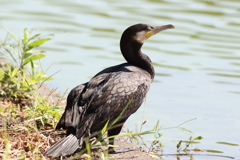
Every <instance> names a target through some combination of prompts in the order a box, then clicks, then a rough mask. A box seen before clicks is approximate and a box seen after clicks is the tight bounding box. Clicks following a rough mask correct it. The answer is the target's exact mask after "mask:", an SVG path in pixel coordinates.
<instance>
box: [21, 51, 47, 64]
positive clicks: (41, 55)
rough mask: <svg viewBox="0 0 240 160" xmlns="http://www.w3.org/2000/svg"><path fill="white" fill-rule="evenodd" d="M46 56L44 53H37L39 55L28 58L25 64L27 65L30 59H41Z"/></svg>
mask: <svg viewBox="0 0 240 160" xmlns="http://www.w3.org/2000/svg"><path fill="white" fill-rule="evenodd" d="M43 57H45V55H44V54H37V55H33V56H31V57H29V58H27V59H25V60H24V65H26V64H27V63H29V62H30V61H35V60H38V59H41V58H43Z"/></svg>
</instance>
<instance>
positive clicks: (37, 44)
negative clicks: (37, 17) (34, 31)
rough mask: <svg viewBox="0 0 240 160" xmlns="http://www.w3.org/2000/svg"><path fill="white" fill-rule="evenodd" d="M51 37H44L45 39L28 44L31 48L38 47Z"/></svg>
mask: <svg viewBox="0 0 240 160" xmlns="http://www.w3.org/2000/svg"><path fill="white" fill-rule="evenodd" d="M50 39H51V38H44V39H39V40H36V41H34V42H32V43H30V44H29V45H28V47H29V48H34V47H38V46H40V45H42V44H43V43H45V42H46V41H49V40H50Z"/></svg>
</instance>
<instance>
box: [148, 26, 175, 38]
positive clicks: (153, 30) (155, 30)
mask: <svg viewBox="0 0 240 160" xmlns="http://www.w3.org/2000/svg"><path fill="white" fill-rule="evenodd" d="M172 28H175V27H174V26H173V25H172V24H168V25H163V26H154V27H151V29H150V30H149V31H147V32H146V33H145V34H144V36H145V37H146V38H149V37H151V36H153V35H155V34H157V33H159V32H161V31H164V30H167V29H172Z"/></svg>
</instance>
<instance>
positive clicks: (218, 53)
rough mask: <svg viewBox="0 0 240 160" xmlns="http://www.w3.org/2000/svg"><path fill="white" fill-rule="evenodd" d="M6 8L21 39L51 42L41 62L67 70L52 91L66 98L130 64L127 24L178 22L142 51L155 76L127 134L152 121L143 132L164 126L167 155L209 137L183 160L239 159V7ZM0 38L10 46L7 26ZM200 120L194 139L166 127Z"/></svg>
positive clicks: (3, 16) (1, 19)
mask: <svg viewBox="0 0 240 160" xmlns="http://www.w3.org/2000/svg"><path fill="white" fill-rule="evenodd" d="M0 6H1V10H0V24H2V25H4V26H6V27H7V28H9V29H11V30H12V32H13V33H15V34H16V35H20V33H22V31H23V29H24V28H29V29H33V31H34V32H36V33H42V36H43V37H51V38H52V40H51V41H50V42H48V43H46V44H45V45H44V48H42V49H43V50H46V51H48V53H47V58H45V59H44V60H43V61H42V62H41V63H42V66H43V68H45V69H46V68H48V67H49V66H50V65H52V66H51V67H50V69H49V70H48V74H50V75H51V74H54V73H55V72H57V71H58V70H61V71H60V72H59V73H57V74H56V75H54V78H55V79H54V81H52V82H50V83H49V85H50V86H52V87H58V90H60V91H62V92H64V91H65V90H66V89H67V88H69V89H71V88H73V87H74V86H76V85H78V84H80V83H83V82H86V81H88V80H89V79H90V78H91V77H92V76H93V75H95V74H96V73H97V72H98V71H99V70H101V69H103V68H106V67H108V66H112V65H116V64H120V63H122V62H124V61H125V60H124V59H123V58H122V56H121V54H120V51H119V39H120V36H121V33H122V32H123V30H125V29H126V28H127V27H128V26H130V25H132V24H136V23H147V24H151V25H164V24H173V25H174V26H175V27H176V29H174V30H167V31H164V32H162V33H160V34H158V35H156V36H154V37H151V39H149V40H148V41H147V42H146V43H145V44H144V46H143V48H142V50H143V52H144V53H146V54H148V55H149V57H150V58H151V59H152V61H153V63H154V67H155V71H156V77H155V80H154V83H153V84H152V87H151V89H150V91H149V94H148V96H147V101H146V103H145V104H144V105H143V106H142V107H141V109H140V110H139V111H138V112H137V113H136V114H134V115H133V116H132V117H131V118H130V119H129V120H128V121H127V123H126V128H128V129H129V130H132V131H135V130H136V129H139V127H140V124H141V121H143V120H148V122H147V123H146V124H145V125H144V127H143V130H149V129H152V127H153V126H154V125H155V123H156V122H157V120H160V124H161V125H162V128H163V129H162V130H161V133H163V137H162V139H161V140H162V141H161V142H162V143H163V145H164V148H163V150H164V152H163V153H164V154H174V153H176V145H177V143H178V141H179V140H188V138H189V137H190V136H193V137H196V136H202V137H204V139H203V140H201V141H200V143H196V144H193V145H192V146H191V147H190V148H199V149H202V150H205V151H204V152H191V154H192V156H182V157H179V158H180V159H181V160H183V159H184V160H185V159H194V160H199V159H229V157H233V158H235V159H240V146H239V145H240V138H239V134H240V118H239V114H240V1H238V0H215V1H208V0H185V1H177V0H168V1H167V0H166V1H163V0H138V1H137V0H133V1H127V0H122V1H110V0H105V1H97V0H94V1H47V0H42V1H40V0H35V1H29V0H26V1H17V0H9V1H3V0H1V1H0ZM0 35H1V36H0V40H1V41H3V39H4V37H5V36H6V30H5V29H4V28H3V27H0ZM193 118H196V119H195V120H193V121H190V122H188V123H185V124H184V125H182V127H184V128H187V129H189V130H190V131H192V132H194V134H190V133H188V132H182V131H180V130H178V129H164V128H168V127H175V126H178V125H179V124H181V123H183V122H185V121H187V120H190V119H193ZM147 138H149V139H151V138H152V137H147ZM147 138H146V139H147ZM210 155H211V156H210ZM212 155H214V156H212ZM216 156H218V157H216ZM219 156H222V157H219ZM225 156H226V157H225ZM163 158H164V159H165V160H168V159H177V158H176V157H174V156H163Z"/></svg>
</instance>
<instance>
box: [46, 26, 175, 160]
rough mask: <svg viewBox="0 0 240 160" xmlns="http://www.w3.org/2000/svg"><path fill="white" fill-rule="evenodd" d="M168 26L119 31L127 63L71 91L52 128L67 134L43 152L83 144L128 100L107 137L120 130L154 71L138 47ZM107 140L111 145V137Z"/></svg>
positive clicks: (62, 153)
mask: <svg viewBox="0 0 240 160" xmlns="http://www.w3.org/2000/svg"><path fill="white" fill-rule="evenodd" d="M171 28H174V26H173V25H171V24H169V25H164V26H151V25H147V24H136V25H133V26H130V27H129V28H127V29H126V30H125V31H124V32H123V34H122V37H121V40H120V48H121V52H122V55H123V56H124V58H125V59H126V61H127V63H123V64H119V65H116V66H112V67H109V68H106V69H104V70H102V71H101V72H99V73H98V74H96V75H95V76H94V77H93V78H92V79H91V80H90V81H89V82H87V83H84V84H81V85H79V86H77V87H75V88H73V89H72V90H71V92H70V93H69V95H68V97H67V106H66V108H65V112H64V113H63V115H62V117H61V119H60V121H59V122H58V124H57V127H56V129H57V130H58V129H61V128H63V129H67V132H66V134H67V137H65V138H63V139H61V140H60V141H58V142H57V143H55V144H54V145H53V146H51V147H50V148H49V149H47V150H46V151H45V154H46V155H48V156H52V157H59V156H66V155H70V154H72V153H74V152H75V151H76V150H77V148H78V147H79V146H82V145H83V139H84V138H87V137H89V136H91V135H92V134H94V133H96V132H98V131H100V130H101V129H102V128H103V127H104V125H105V124H106V123H107V121H109V123H111V122H113V121H114V120H115V119H116V118H117V117H118V116H119V115H120V113H121V112H122V110H123V109H124V108H125V106H126V105H127V104H128V103H129V102H130V103H129V105H128V106H127V109H126V111H125V112H124V113H123V115H122V116H121V118H120V119H119V120H118V121H117V123H116V125H117V124H118V125H119V126H118V127H116V128H113V129H111V130H109V131H108V136H113V135H117V134H119V133H120V131H121V129H122V126H123V124H124V122H125V121H126V120H127V119H128V118H129V116H130V115H131V114H133V113H134V112H136V111H137V110H138V108H139V107H140V106H141V104H142V102H143V100H144V98H145V97H146V94H147V92H148V90H149V88H150V85H151V83H152V81H153V78H154V74H155V72H154V68H153V66H152V63H151V60H150V58H149V57H148V56H147V55H145V54H143V53H142V52H141V47H142V45H143V43H144V42H145V41H146V40H147V39H148V38H149V37H151V36H152V35H155V34H157V33H158V32H160V31H163V30H166V29H171ZM109 143H110V144H114V139H113V138H112V139H110V140H109ZM109 149H110V150H112V149H113V148H109Z"/></svg>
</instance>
